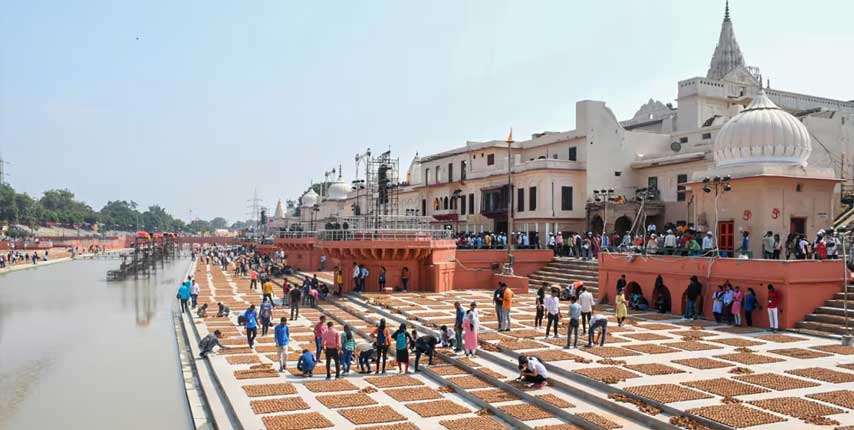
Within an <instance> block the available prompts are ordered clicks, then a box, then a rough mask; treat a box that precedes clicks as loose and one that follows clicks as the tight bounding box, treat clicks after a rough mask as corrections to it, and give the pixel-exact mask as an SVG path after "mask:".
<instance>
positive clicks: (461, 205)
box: [459, 195, 466, 215]
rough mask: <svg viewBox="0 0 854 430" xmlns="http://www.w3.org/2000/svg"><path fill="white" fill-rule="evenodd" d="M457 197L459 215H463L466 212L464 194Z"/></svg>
mask: <svg viewBox="0 0 854 430" xmlns="http://www.w3.org/2000/svg"><path fill="white" fill-rule="evenodd" d="M459 199H460V215H465V214H466V196H465V195H462V196H459Z"/></svg>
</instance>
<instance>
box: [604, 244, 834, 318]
mask: <svg viewBox="0 0 854 430" xmlns="http://www.w3.org/2000/svg"><path fill="white" fill-rule="evenodd" d="M843 270H845V269H844V266H843V263H842V261H841V260H822V261H818V260H788V261H787V260H740V259H733V258H702V257H675V256H641V255H630V254H599V291H600V297H605V298H606V299H607V300H608V301H609V302H613V298H614V295H615V294H616V284H617V280H618V279H620V275H623V274H625V275H626V281H627V282H628V284H629V286H630V288H634V286H633V285H632V283H636V284H637V286H638V287H639V288H640V290H641V291H642V293H643V296H644V297H645V298H646V299H647V300H648V301H649V302H650V303H653V302H654V300H655V297H654V296H653V290H654V288H655V278H656V277H657V276H658V275H661V276H662V279H663V280H664V285H665V286H666V288H667V291H668V292H669V294H670V301H671V304H672V305H671V311H672V312H673V313H676V314H680V313H683V312H684V309H685V307H684V294H685V290H686V289H687V288H688V283H689V282H690V280H691V277H692V276H695V275H696V276H697V278H698V279H699V281H700V283H701V284H703V293H702V299H701V308H702V310H703V312H702V313H703V315H704V316H705V317H707V318H711V317H712V300H711V297H712V294H713V292H714V291H715V290H716V289H717V286H718V285H721V284H723V283H724V282H726V281H729V282H730V283H732V284H733V285H738V286H740V287H741V291H743V292H745V293H746V292H747V288H753V289H754V290H755V291H756V295H757V298H758V302H759V304H760V305H761V306H762V309H760V310H759V311H756V312H754V313H753V324H754V325H755V326H759V327H767V326H768V313H767V311H766V306H767V303H768V294H767V293H768V289H767V286H768V284H773V285H774V287H775V289H776V290H777V291H779V292H780V293H781V295H782V301H781V304H780V306H779V309H780V315H779V320H780V328H793V327H794V326H795V323H797V322H798V321H801V320H803V319H804V318H805V316H806V315H807V314H809V313H812V312H813V311H814V310H815V309H816V308H817V307H819V306H822V305H823V304H824V302H825V301H826V300H828V299H831V298H832V297H833V295H834V294H835V293H838V292H840V291H842V286H843V283H844V276H845V275H844V272H843Z"/></svg>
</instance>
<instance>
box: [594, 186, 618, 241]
mask: <svg viewBox="0 0 854 430" xmlns="http://www.w3.org/2000/svg"><path fill="white" fill-rule="evenodd" d="M616 199H617V196H616V194H614V189H613V188H609V189H607V190H606V189H604V188H603V189H601V190H593V200H595V201H596V202H602V236H605V234H606V233H607V229H608V203H610V202H613V201H615V200H616Z"/></svg>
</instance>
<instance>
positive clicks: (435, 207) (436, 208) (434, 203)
mask: <svg viewBox="0 0 854 430" xmlns="http://www.w3.org/2000/svg"><path fill="white" fill-rule="evenodd" d="M433 210H439V199H438V198H436V199H434V200H433Z"/></svg>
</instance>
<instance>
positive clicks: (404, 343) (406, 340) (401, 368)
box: [391, 323, 415, 373]
mask: <svg viewBox="0 0 854 430" xmlns="http://www.w3.org/2000/svg"><path fill="white" fill-rule="evenodd" d="M391 338H392V339H394V346H395V350H396V354H395V356H394V358H395V360H397V370H398V372H400V373H409V344H410V343H413V342H415V340H414V339H412V336H411V335H410V334H409V332H407V331H406V323H401V324H400V327H398V329H397V331H395V332H394V333H393V334H392V335H391Z"/></svg>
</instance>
